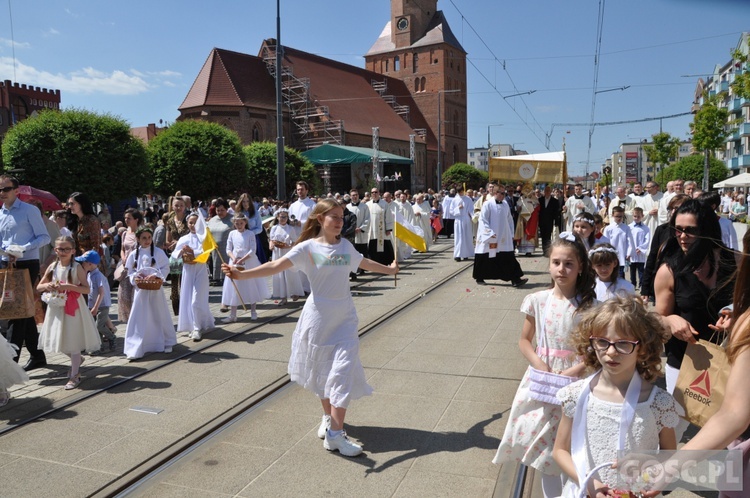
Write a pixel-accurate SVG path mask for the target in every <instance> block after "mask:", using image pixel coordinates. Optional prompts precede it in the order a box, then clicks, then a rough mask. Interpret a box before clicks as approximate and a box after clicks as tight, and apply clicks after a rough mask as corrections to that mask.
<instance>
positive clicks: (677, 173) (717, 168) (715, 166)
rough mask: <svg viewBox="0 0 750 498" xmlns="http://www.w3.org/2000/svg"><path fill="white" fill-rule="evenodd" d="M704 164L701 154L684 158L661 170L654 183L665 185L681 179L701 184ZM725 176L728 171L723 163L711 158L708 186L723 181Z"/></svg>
mask: <svg viewBox="0 0 750 498" xmlns="http://www.w3.org/2000/svg"><path fill="white" fill-rule="evenodd" d="M704 163H705V157H704V156H703V155H701V154H695V155H692V156H688V157H684V158H682V159H680V160H679V161H677V162H676V163H674V164H673V165H671V166H669V167H668V168H664V169H663V170H661V171H660V172H659V173H658V174H657V175H656V182H657V183H658V184H659V185H666V183H667V182H669V181H672V180H676V179H677V178H682V179H683V180H693V181H695V182H698V184H701V183H702V182H703V166H704ZM727 175H729V170H728V169H727V167H726V165H725V164H724V162H723V161H719V160H718V159H716V158H713V157H712V158H711V159H710V167H709V173H708V184H709V186H711V185H713V184H714V183H717V182H720V181H722V180H724V179H725V178H726V177H727Z"/></svg>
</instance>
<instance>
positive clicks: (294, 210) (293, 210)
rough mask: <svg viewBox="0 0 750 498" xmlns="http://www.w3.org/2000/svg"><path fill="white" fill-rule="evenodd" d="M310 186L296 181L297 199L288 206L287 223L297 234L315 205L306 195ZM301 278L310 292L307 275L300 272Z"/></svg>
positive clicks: (305, 288)
mask: <svg viewBox="0 0 750 498" xmlns="http://www.w3.org/2000/svg"><path fill="white" fill-rule="evenodd" d="M309 190H310V187H309V186H308V185H307V182H305V181H302V180H300V181H298V182H297V200H296V201H294V202H293V203H292V204H291V205H290V206H289V224H290V225H292V226H293V227H296V229H297V235H299V234H300V232H301V231H302V228H303V227H304V226H305V222H306V221H307V218H309V217H310V213H312V210H313V208H314V207H315V201H314V200H312V199H310V198H309V197H307V192H308V191H309ZM300 277H301V279H302V288H303V289H304V291H305V292H308V293H309V292H310V281H309V280H308V279H307V276H306V275H305V274H304V273H302V272H300Z"/></svg>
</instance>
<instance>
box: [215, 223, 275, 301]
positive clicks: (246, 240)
mask: <svg viewBox="0 0 750 498" xmlns="http://www.w3.org/2000/svg"><path fill="white" fill-rule="evenodd" d="M256 249H257V248H256V242H255V234H254V233H253V232H251V231H250V230H245V231H243V232H240V231H239V230H232V231H231V232H229V237H227V251H229V252H231V253H232V254H234V256H235V258H237V259H240V258H242V257H243V256H245V255H246V254H247V253H251V256H250V257H248V258H247V259H246V260H245V261H243V262H242V263H241V266H244V267H245V269H250V268H256V267H258V266H260V261H259V260H258V256H257V253H256ZM230 264H231V265H234V264H235V263H234V260H232V261H231V262H230ZM232 282H234V283H235V284H236V285H237V288H236V289H235V287H234V285H232ZM238 291H239V294H238ZM270 294H271V293H270V292H269V290H268V282H267V281H266V279H265V278H248V279H246V280H232V279H231V278H225V279H224V287H223V288H222V292H221V303H222V304H224V305H225V306H242V304H243V303H244V304H251V303H259V302H261V301H263V300H265V299H268V298H269V297H270Z"/></svg>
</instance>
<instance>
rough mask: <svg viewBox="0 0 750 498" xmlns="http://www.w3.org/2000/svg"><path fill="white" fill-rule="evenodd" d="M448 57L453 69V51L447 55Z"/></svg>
mask: <svg viewBox="0 0 750 498" xmlns="http://www.w3.org/2000/svg"><path fill="white" fill-rule="evenodd" d="M448 57H449V58H450V62H451V69H453V50H451V51H450V52H449V53H448Z"/></svg>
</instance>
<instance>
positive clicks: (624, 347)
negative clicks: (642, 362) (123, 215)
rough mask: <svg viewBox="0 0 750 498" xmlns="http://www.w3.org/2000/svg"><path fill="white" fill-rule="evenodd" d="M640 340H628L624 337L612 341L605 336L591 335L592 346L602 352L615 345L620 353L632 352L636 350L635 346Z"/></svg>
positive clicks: (590, 342)
mask: <svg viewBox="0 0 750 498" xmlns="http://www.w3.org/2000/svg"><path fill="white" fill-rule="evenodd" d="M639 342H640V341H626V340H624V339H623V340H619V341H614V342H612V341H610V340H608V339H605V338H604V337H593V336H592V337H589V344H591V347H592V348H594V349H595V350H597V351H599V352H600V353H604V352H605V351H607V350H609V348H610V346H614V348H615V351H617V352H618V353H620V354H631V353H632V352H633V351H635V347H636V346H637V345H638V343H639Z"/></svg>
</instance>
